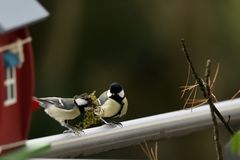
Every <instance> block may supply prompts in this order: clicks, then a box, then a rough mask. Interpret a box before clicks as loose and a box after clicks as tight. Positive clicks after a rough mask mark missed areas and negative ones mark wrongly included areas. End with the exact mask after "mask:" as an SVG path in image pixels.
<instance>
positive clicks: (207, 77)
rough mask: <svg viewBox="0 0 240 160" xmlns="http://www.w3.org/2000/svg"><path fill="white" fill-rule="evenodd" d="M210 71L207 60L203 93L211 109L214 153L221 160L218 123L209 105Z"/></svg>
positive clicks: (211, 107)
mask: <svg viewBox="0 0 240 160" xmlns="http://www.w3.org/2000/svg"><path fill="white" fill-rule="evenodd" d="M210 70H211V61H210V60H207V65H206V71H205V82H206V83H205V91H206V95H207V97H208V103H209V105H210V109H211V116H212V121H213V136H214V142H215V146H216V152H217V159H218V160H223V152H222V147H221V144H220V140H219V130H218V123H217V119H216V116H215V113H214V109H213V106H212V105H211V104H213V103H212V93H211V89H210Z"/></svg>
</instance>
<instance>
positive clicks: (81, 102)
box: [75, 98, 87, 106]
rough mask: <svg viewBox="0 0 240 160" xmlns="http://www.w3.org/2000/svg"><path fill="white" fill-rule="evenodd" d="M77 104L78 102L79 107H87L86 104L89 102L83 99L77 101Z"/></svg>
mask: <svg viewBox="0 0 240 160" xmlns="http://www.w3.org/2000/svg"><path fill="white" fill-rule="evenodd" d="M75 102H76V103H77V105H79V106H82V105H86V104H87V101H86V100H85V99H82V98H78V99H75Z"/></svg>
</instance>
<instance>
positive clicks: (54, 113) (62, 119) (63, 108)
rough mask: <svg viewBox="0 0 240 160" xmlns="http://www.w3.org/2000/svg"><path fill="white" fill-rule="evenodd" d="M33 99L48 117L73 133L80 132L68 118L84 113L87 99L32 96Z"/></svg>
mask: <svg viewBox="0 0 240 160" xmlns="http://www.w3.org/2000/svg"><path fill="white" fill-rule="evenodd" d="M34 99H35V101H38V102H39V105H40V106H41V107H42V108H44V111H45V112H46V113H47V114H48V115H49V116H50V117H52V118H54V119H55V120H56V121H58V122H59V123H60V124H61V125H62V126H63V127H65V128H67V129H68V130H69V131H71V132H74V133H75V134H80V132H79V131H78V130H77V129H76V128H75V127H73V126H71V125H70V124H68V120H72V119H75V118H76V117H78V116H80V115H81V114H84V111H85V109H86V108H87V106H88V101H87V100H85V99H82V98H76V99H74V98H60V97H46V98H36V97H34Z"/></svg>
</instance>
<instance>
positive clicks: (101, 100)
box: [98, 91, 108, 105]
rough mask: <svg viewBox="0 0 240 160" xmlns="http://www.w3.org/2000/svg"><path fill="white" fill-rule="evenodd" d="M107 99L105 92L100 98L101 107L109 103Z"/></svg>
mask: <svg viewBox="0 0 240 160" xmlns="http://www.w3.org/2000/svg"><path fill="white" fill-rule="evenodd" d="M107 99H108V97H107V91H105V92H103V93H102V94H101V95H100V96H99V97H98V102H99V103H100V105H103V104H104V103H105V102H106V101H107Z"/></svg>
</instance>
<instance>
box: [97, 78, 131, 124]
mask: <svg viewBox="0 0 240 160" xmlns="http://www.w3.org/2000/svg"><path fill="white" fill-rule="evenodd" d="M98 102H99V108H98V110H97V111H96V112H95V114H96V115H98V116H99V117H100V118H101V120H102V121H103V122H104V123H105V124H108V125H109V124H110V125H111V124H120V125H121V123H117V122H111V123H108V122H107V121H105V120H104V118H117V117H122V116H124V115H125V114H126V113H127V110H128V100H127V98H126V96H125V92H124V89H123V87H122V86H121V85H120V84H119V83H116V82H114V83H112V84H111V85H110V87H109V89H108V90H107V91H105V92H103V93H102V94H101V95H100V96H99V98H98Z"/></svg>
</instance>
